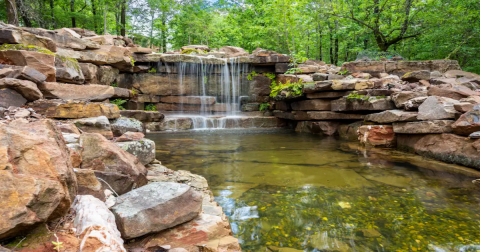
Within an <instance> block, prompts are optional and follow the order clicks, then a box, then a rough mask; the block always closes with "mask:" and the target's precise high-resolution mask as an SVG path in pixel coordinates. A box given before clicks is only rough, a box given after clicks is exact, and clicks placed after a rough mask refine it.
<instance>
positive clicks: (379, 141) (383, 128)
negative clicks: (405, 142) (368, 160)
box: [358, 125, 396, 147]
mask: <svg viewBox="0 0 480 252" xmlns="http://www.w3.org/2000/svg"><path fill="white" fill-rule="evenodd" d="M358 140H360V143H362V144H365V145H367V146H383V147H393V146H394V145H395V140H396V138H395V133H394V132H393V127H392V126H391V125H363V126H361V127H359V128H358Z"/></svg>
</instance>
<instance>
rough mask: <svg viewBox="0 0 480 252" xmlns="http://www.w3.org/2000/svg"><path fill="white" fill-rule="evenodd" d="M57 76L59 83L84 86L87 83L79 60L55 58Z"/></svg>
mask: <svg viewBox="0 0 480 252" xmlns="http://www.w3.org/2000/svg"><path fill="white" fill-rule="evenodd" d="M55 69H56V72H55V76H56V79H57V81H61V82H67V83H75V84H82V83H84V82H85V77H84V76H83V72H82V69H81V68H80V65H79V64H78V62H77V60H75V59H69V58H66V57H55Z"/></svg>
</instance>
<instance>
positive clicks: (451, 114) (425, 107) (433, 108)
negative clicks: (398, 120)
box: [417, 96, 458, 120]
mask: <svg viewBox="0 0 480 252" xmlns="http://www.w3.org/2000/svg"><path fill="white" fill-rule="evenodd" d="M456 103H458V101H457V100H453V99H450V98H446V97H438V96H429V97H428V98H427V99H426V100H425V101H424V102H423V103H422V105H420V107H418V117H417V118H418V119H419V120H441V119H453V118H455V113H456V110H455V108H454V107H453V105H454V104H456Z"/></svg>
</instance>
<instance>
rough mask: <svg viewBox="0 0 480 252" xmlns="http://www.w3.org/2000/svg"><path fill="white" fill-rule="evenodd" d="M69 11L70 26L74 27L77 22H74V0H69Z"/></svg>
mask: <svg viewBox="0 0 480 252" xmlns="http://www.w3.org/2000/svg"><path fill="white" fill-rule="evenodd" d="M70 12H72V27H73V28H75V27H76V26H77V23H76V22H75V16H73V15H74V13H75V0H70Z"/></svg>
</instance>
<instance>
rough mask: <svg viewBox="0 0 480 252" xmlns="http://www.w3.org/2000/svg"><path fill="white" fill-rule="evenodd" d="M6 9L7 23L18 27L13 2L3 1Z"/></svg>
mask: <svg viewBox="0 0 480 252" xmlns="http://www.w3.org/2000/svg"><path fill="white" fill-rule="evenodd" d="M5 6H6V7H7V23H9V24H12V25H16V26H18V13H17V4H16V3H15V0H5Z"/></svg>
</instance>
